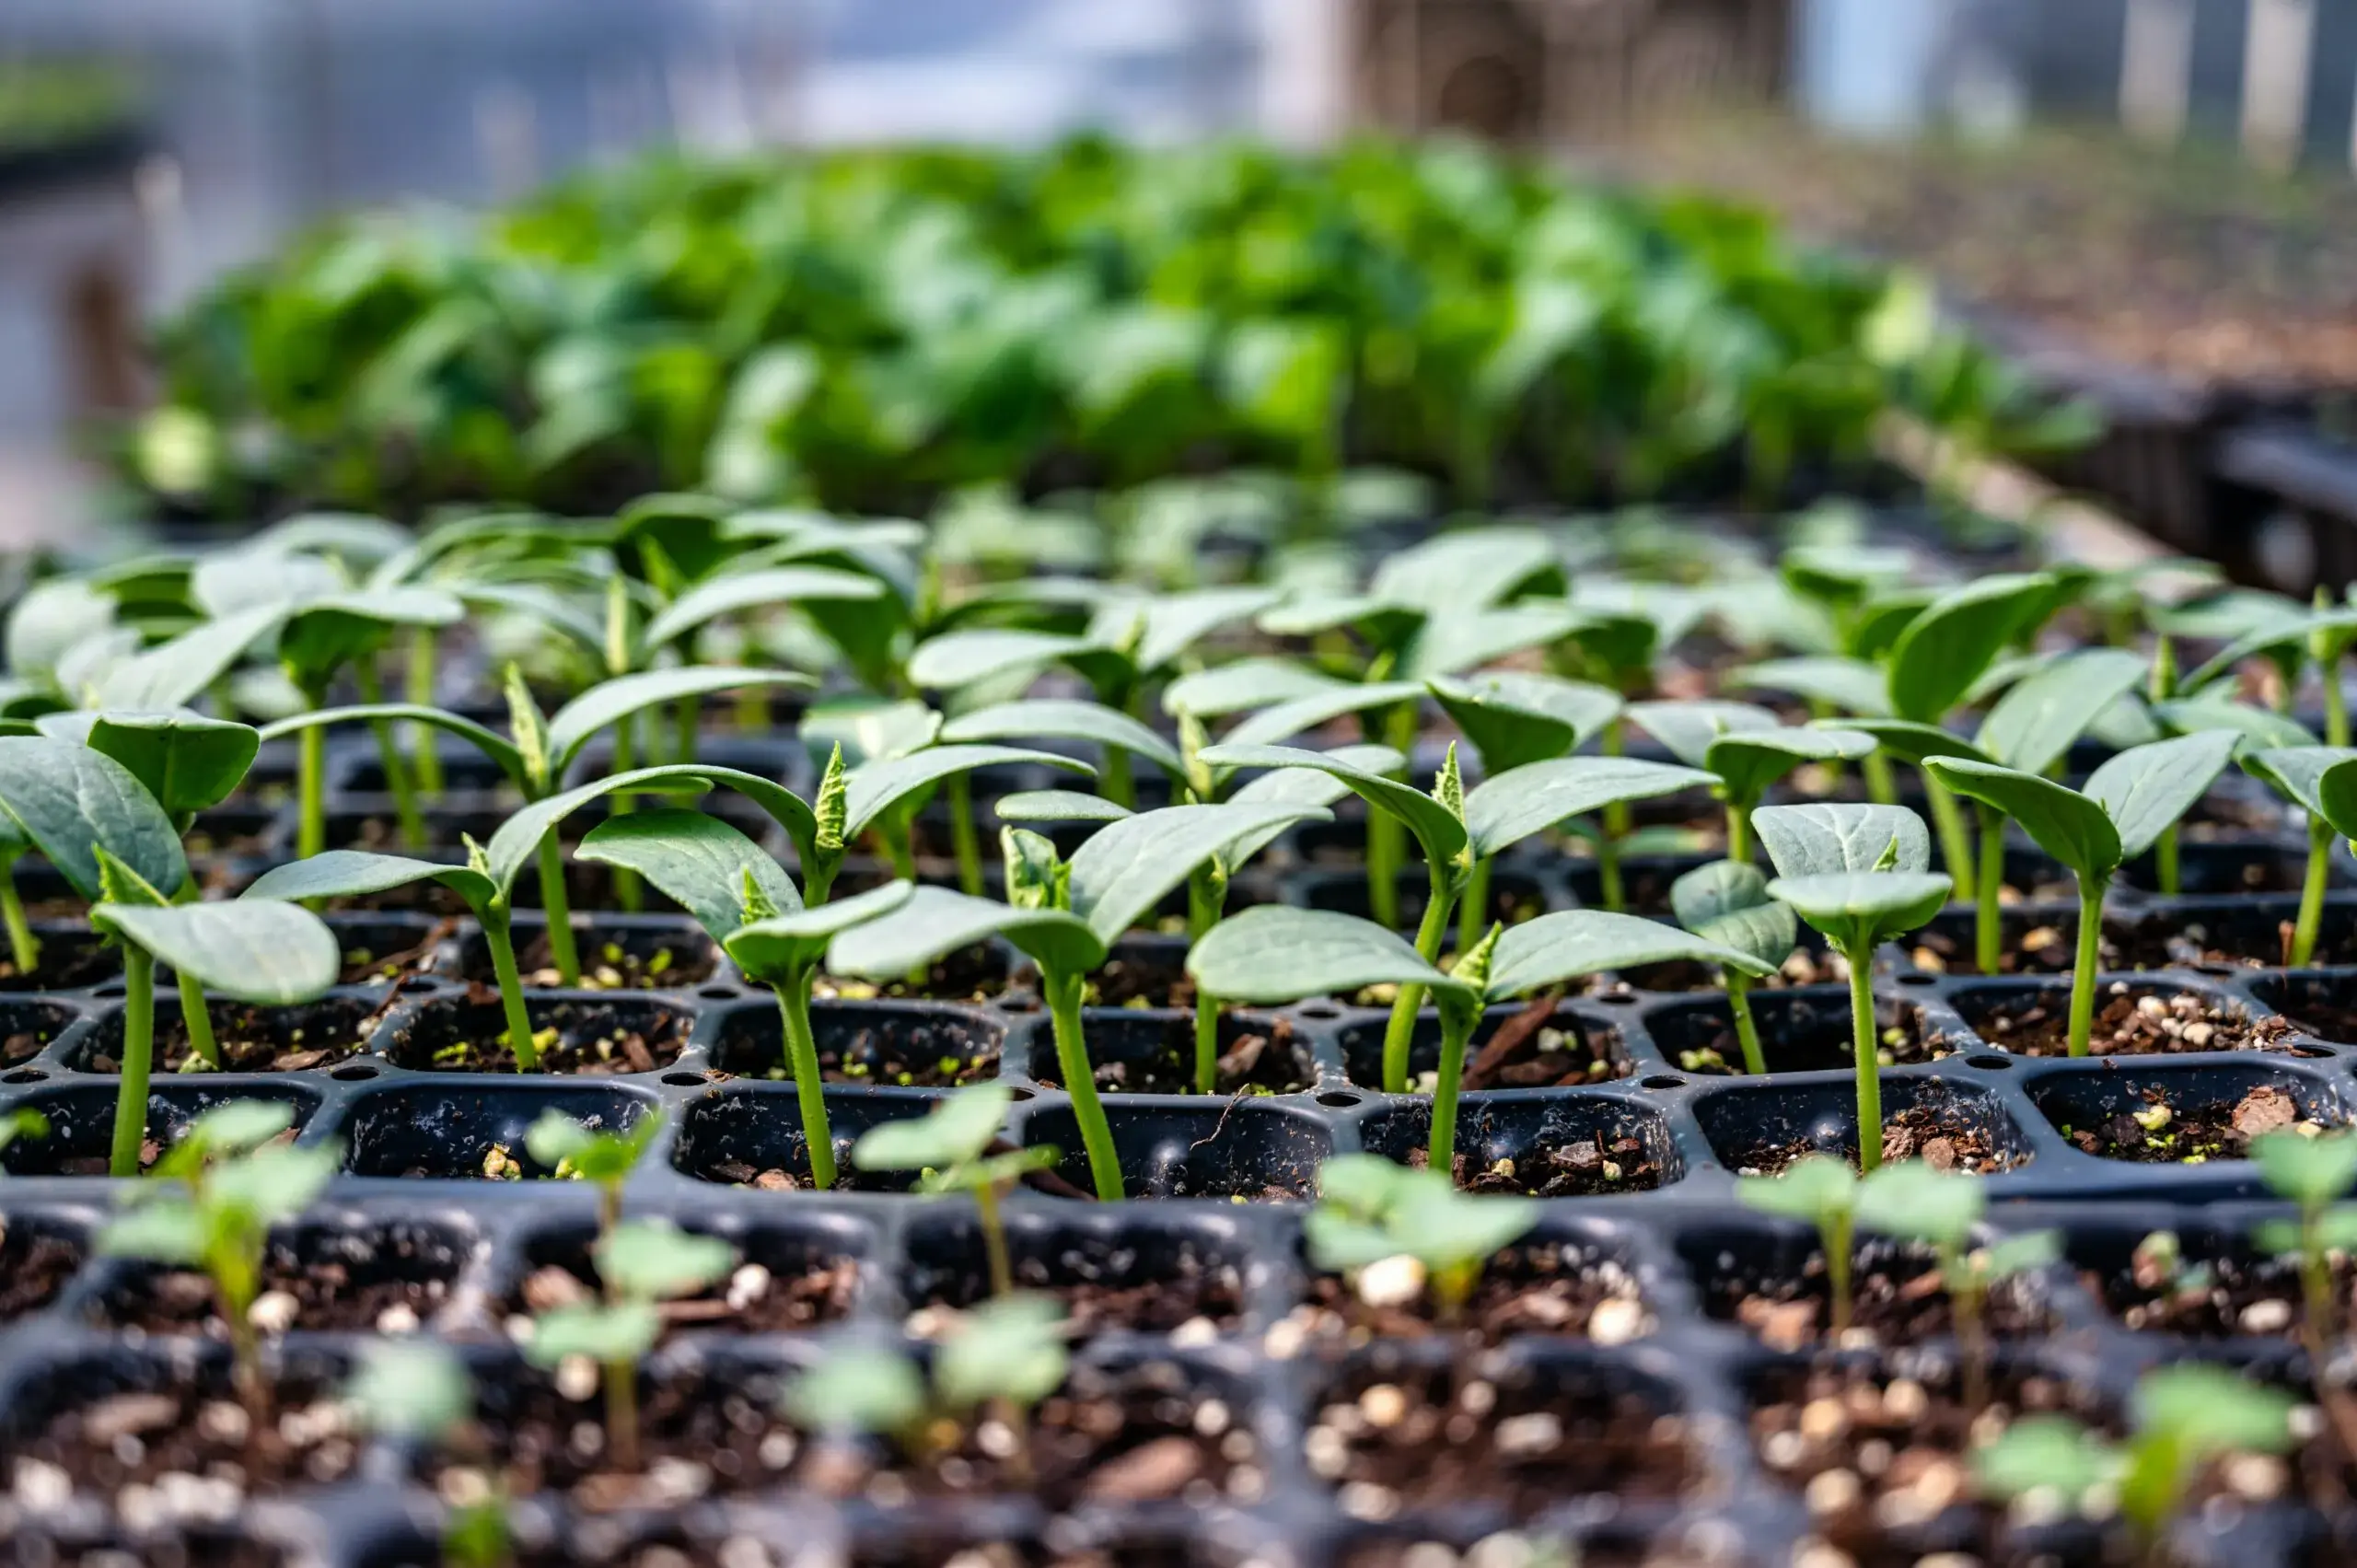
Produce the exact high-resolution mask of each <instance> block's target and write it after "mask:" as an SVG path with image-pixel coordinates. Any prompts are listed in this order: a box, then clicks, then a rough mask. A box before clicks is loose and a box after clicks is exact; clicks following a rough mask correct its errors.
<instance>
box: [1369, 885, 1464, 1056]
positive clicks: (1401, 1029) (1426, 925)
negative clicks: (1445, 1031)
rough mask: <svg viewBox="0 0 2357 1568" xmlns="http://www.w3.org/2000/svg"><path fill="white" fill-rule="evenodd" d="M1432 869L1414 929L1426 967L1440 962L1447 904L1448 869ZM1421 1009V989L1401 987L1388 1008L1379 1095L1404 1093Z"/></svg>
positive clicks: (1417, 986) (1446, 920) (1422, 990)
mask: <svg viewBox="0 0 2357 1568" xmlns="http://www.w3.org/2000/svg"><path fill="white" fill-rule="evenodd" d="M1431 865H1432V894H1431V897H1430V898H1429V899H1427V900H1426V901H1425V903H1424V918H1423V920H1422V923H1420V924H1419V925H1418V926H1417V927H1416V951H1417V952H1418V953H1420V954H1422V955H1423V958H1424V961H1425V962H1426V963H1432V962H1434V961H1435V960H1436V959H1438V958H1440V941H1441V938H1442V937H1443V936H1444V935H1446V934H1447V932H1448V911H1449V905H1450V902H1451V897H1450V893H1449V881H1448V868H1447V867H1446V866H1445V865H1441V864H1440V863H1439V862H1438V861H1434V862H1432V863H1431ZM1423 1005H1424V988H1423V987H1422V986H1421V985H1413V984H1410V985H1402V986H1401V987H1400V988H1399V995H1398V996H1397V997H1396V998H1394V999H1393V1001H1392V1004H1391V1020H1390V1022H1388V1023H1387V1024H1386V1025H1384V1027H1383V1092H1384V1093H1386V1094H1391V1095H1404V1094H1406V1093H1407V1092H1408V1049H1409V1047H1410V1046H1411V1044H1412V1043H1413V1042H1414V1040H1415V1038H1416V1014H1417V1012H1418V1010H1419V1009H1421V1008H1422V1006H1423Z"/></svg>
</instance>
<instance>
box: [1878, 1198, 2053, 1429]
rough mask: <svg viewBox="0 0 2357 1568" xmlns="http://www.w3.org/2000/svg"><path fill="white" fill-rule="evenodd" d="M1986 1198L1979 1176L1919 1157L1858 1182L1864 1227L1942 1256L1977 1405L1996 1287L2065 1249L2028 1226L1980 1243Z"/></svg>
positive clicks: (1983, 1395)
mask: <svg viewBox="0 0 2357 1568" xmlns="http://www.w3.org/2000/svg"><path fill="white" fill-rule="evenodd" d="M1988 1204H1989V1196H1988V1193H1987V1191H1986V1190H1984V1189H1983V1188H1982V1186H1981V1184H1980V1178H1979V1177H1977V1176H1971V1175H1968V1174H1966V1173H1963V1172H1960V1171H1959V1172H1946V1171H1939V1170H1934V1169H1933V1168H1932V1167H1930V1166H1928V1165H1925V1164H1923V1163H1922V1161H1920V1160H1908V1161H1903V1162H1901V1163H1899V1164H1898V1165H1887V1166H1885V1167H1882V1168H1881V1169H1879V1170H1877V1171H1875V1173H1874V1174H1873V1175H1871V1176H1869V1177H1867V1178H1866V1179H1864V1181H1862V1182H1860V1183H1859V1187H1858V1204H1857V1223H1858V1225H1860V1226H1861V1227H1863V1228H1864V1229H1866V1230H1870V1231H1874V1232H1875V1233H1876V1234H1877V1235H1881V1236H1896V1237H1906V1238H1908V1239H1910V1240H1914V1241H1921V1242H1923V1243H1925V1244H1926V1245H1928V1246H1929V1247H1930V1248H1931V1249H1932V1250H1933V1254H1934V1255H1936V1256H1937V1257H1938V1259H1939V1264H1940V1283H1942V1284H1944V1285H1945V1286H1946V1287H1947V1292H1948V1305H1949V1307H1950V1309H1951V1310H1952V1311H1953V1312H1954V1313H1955V1314H1956V1341H1957V1342H1958V1343H1959V1345H1961V1347H1962V1349H1963V1360H1964V1402H1965V1404H1966V1405H1967V1406H1968V1408H1970V1409H1972V1410H1975V1411H1977V1410H1980V1408H1981V1407H1982V1406H1983V1405H1985V1404H1987V1403H1988V1382H1989V1370H1988V1369H1989V1327H1988V1303H1989V1293H1990V1291H1991V1289H1993V1288H1995V1286H1996V1285H1997V1284H1998V1283H2001V1282H2002V1281H2004V1280H2007V1279H2010V1278H2012V1277H2014V1275H2016V1274H2024V1273H2027V1272H2031V1271H2033V1270H2037V1269H2042V1268H2044V1267H2046V1265H2048V1264H2049V1263H2051V1262H2052V1261H2054V1260H2055V1259H2056V1258H2058V1257H2060V1256H2061V1245H2060V1238H2059V1237H2057V1236H2056V1234H2055V1233H2054V1232H2053V1231H2050V1230H2038V1231H2025V1232H2023V1233H2021V1234H2019V1235H2016V1236H2008V1237H2003V1238H2001V1239H1999V1240H1997V1241H1993V1242H1991V1243H1990V1244H1989V1245H1988V1246H1986V1247H1981V1248H1975V1247H1974V1246H1973V1245H1972V1231H1973V1227H1974V1226H1976V1225H1979V1224H1980V1216H1981V1214H1983V1213H1984V1212H1986V1210H1987V1208H1988Z"/></svg>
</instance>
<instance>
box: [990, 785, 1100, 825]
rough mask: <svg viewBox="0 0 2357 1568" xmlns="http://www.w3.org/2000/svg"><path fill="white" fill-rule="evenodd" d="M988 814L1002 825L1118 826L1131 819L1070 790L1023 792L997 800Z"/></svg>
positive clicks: (1098, 799)
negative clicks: (1097, 824) (1102, 823)
mask: <svg viewBox="0 0 2357 1568" xmlns="http://www.w3.org/2000/svg"><path fill="white" fill-rule="evenodd" d="M992 810H993V811H995V812H996V813H997V814H998V819H999V820H1000V821H1002V822H1015V823H1024V822H1118V821H1120V819H1122V818H1124V817H1130V816H1134V815H1135V813H1134V812H1132V810H1131V809H1130V808H1129V807H1126V806H1116V805H1114V804H1113V803H1112V802H1111V801H1109V800H1108V799H1106V798H1105V797H1104V796H1101V795H1083V794H1081V793H1080V792H1079V791H1078V790H1071V789H1023V790H1017V791H1016V792H1015V793H1014V794H1013V795H1006V796H1000V797H999V798H998V800H997V802H996V803H995V804H993V807H992Z"/></svg>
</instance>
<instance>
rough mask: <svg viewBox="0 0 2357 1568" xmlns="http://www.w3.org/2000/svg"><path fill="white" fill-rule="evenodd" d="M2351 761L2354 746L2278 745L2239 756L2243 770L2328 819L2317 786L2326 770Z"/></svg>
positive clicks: (2356, 752)
mask: <svg viewBox="0 0 2357 1568" xmlns="http://www.w3.org/2000/svg"><path fill="white" fill-rule="evenodd" d="M2348 761H2357V746H2294V747H2280V748H2277V749H2272V750H2267V751H2253V752H2251V753H2249V754H2248V755H2247V756H2246V757H2244V758H2243V769H2244V771H2245V772H2248V773H2249V774H2251V775H2252V776H2253V777H2255V778H2258V779H2261V780H2264V781H2265V782H2266V783H2267V784H2268V785H2269V787H2270V788H2272V789H2273V790H2274V791H2275V792H2276V793H2277V794H2279V795H2281V796H2282V797H2283V798H2284V799H2286V800H2288V801H2290V802H2291V803H2292V804H2293V805H2294V806H2297V807H2300V808H2301V809H2302V810H2304V811H2307V812H2312V813H2314V814H2316V815H2318V816H2321V817H2324V819H2326V820H2327V821H2330V820H2331V816H2330V814H2329V813H2328V812H2327V811H2326V810H2325V808H2324V801H2323V798H2322V795H2321V790H2320V786H2321V785H2322V784H2323V783H2324V776H2325V774H2326V773H2327V772H2329V771H2330V770H2332V769H2333V768H2335V767H2338V766H2339V765H2340V764H2341V763H2343V762H2348Z"/></svg>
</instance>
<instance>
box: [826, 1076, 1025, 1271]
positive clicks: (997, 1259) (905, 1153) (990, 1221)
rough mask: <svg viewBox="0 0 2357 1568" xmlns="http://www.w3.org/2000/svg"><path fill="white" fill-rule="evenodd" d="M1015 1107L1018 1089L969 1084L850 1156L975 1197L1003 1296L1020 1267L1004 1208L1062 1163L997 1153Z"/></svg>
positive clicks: (884, 1127)
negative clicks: (1022, 1186)
mask: <svg viewBox="0 0 2357 1568" xmlns="http://www.w3.org/2000/svg"><path fill="white" fill-rule="evenodd" d="M1014 1103H1015V1091H1014V1090H1013V1089H1010V1088H1008V1087H1007V1086H1004V1084H972V1085H969V1086H967V1087H965V1088H962V1089H959V1090H958V1091H957V1092H955V1093H954V1094H951V1095H948V1096H946V1097H945V1098H943V1100H942V1102H941V1104H940V1105H939V1106H938V1107H937V1108H935V1109H934V1110H933V1111H932V1112H931V1113H930V1114H928V1115H924V1116H911V1117H905V1118H903V1119H901V1120H900V1121H887V1122H884V1123H883V1124H881V1125H880V1126H876V1127H871V1128H869V1129H868V1130H867V1131H866V1132H863V1133H861V1134H860V1136H859V1142H858V1143H856V1144H853V1145H852V1150H851V1163H852V1164H853V1165H855V1166H857V1167H859V1168H860V1169H862V1170H913V1171H915V1172H917V1180H916V1187H915V1191H919V1192H926V1193H933V1192H971V1193H972V1194H973V1195H974V1216H975V1218H976V1220H977V1221H978V1222H979V1223H980V1224H981V1229H982V1251H983V1254H984V1256H985V1258H986V1260H987V1262H988V1266H989V1269H990V1279H991V1294H992V1295H1001V1296H1004V1295H1013V1294H1014V1293H1015V1266H1014V1261H1013V1259H1012V1255H1011V1254H1010V1253H1009V1251H1008V1249H1007V1244H1006V1221H1005V1217H1004V1215H1003V1214H1001V1213H1000V1207H999V1205H1000V1203H1001V1202H1002V1201H1003V1200H1004V1198H1005V1196H1006V1194H1007V1193H1008V1191H1011V1190H1012V1189H1013V1188H1014V1186H1015V1184H1016V1182H1018V1181H1020V1180H1022V1179H1023V1178H1024V1177H1025V1176H1026V1175H1028V1174H1029V1173H1030V1172H1032V1171H1035V1170H1051V1169H1053V1168H1054V1167H1055V1166H1056V1164H1057V1163H1058V1162H1059V1161H1060V1160H1061V1159H1062V1157H1063V1156H1062V1151H1060V1150H1058V1149H1057V1148H1056V1147H1055V1146H1054V1145H1053V1144H1032V1145H1030V1146H1028V1147H1027V1148H1018V1149H1008V1150H1006V1151H1005V1152H1004V1153H1001V1154H993V1153H991V1149H992V1146H993V1144H996V1143H997V1142H998V1141H999V1129H1000V1128H1001V1127H1002V1126H1004V1124H1005V1121H1006V1112H1007V1109H1008V1108H1009V1107H1010V1106H1012V1105H1013V1104H1014Z"/></svg>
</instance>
